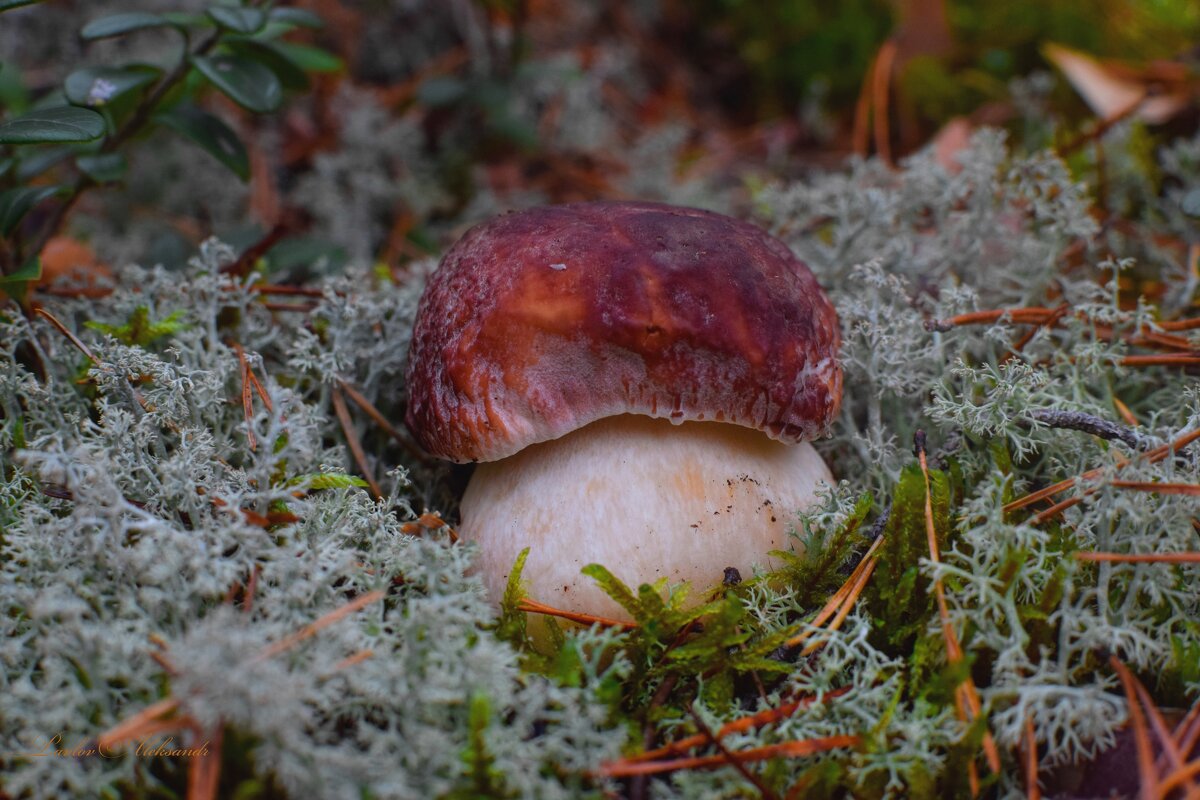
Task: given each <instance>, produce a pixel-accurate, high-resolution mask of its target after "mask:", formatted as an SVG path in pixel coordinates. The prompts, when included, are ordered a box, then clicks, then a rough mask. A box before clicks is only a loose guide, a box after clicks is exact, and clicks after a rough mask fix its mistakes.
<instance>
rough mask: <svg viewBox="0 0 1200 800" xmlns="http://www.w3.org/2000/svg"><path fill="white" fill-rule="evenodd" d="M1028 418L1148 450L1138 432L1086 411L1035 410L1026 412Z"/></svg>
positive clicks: (1050, 425) (1053, 426)
mask: <svg viewBox="0 0 1200 800" xmlns="http://www.w3.org/2000/svg"><path fill="white" fill-rule="evenodd" d="M1026 416H1027V417H1029V418H1030V419H1033V420H1036V421H1037V422H1040V423H1041V424H1043V425H1047V426H1049V427H1051V428H1066V429H1068V430H1075V431H1083V432H1084V433H1090V434H1092V435H1093V436H1099V437H1100V438H1101V439H1109V440H1113V439H1115V440H1117V441H1120V442H1124V443H1125V444H1127V445H1129V446H1130V447H1131V448H1133V449H1134V450H1144V449H1146V442H1145V439H1143V438H1142V437H1141V436H1140V435H1138V433H1137V432H1136V431H1132V430H1130V429H1129V428H1126V427H1124V426H1122V425H1118V424H1116V423H1115V422H1111V421H1109V420H1106V419H1104V418H1103V417H1098V416H1096V415H1095V414H1088V413H1087V412H1085V411H1059V410H1057V409H1053V408H1035V409H1033V410H1032V411H1028V412H1026Z"/></svg>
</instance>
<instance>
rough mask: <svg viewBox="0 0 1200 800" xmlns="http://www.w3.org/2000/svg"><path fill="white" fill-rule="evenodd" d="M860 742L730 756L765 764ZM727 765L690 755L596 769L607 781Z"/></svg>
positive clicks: (784, 746)
mask: <svg viewBox="0 0 1200 800" xmlns="http://www.w3.org/2000/svg"><path fill="white" fill-rule="evenodd" d="M861 743H862V739H861V737H858V736H846V735H843V736H829V737H827V738H824V739H804V740H796V741H791V742H780V743H779V744H770V745H766V746H764V747H754V748H751V749H749V750H736V751H733V752H732V753H731V754H730V755H732V757H734V758H736V759H737V760H738V761H739V762H741V763H743V764H744V763H746V762H749V761H767V760H769V759H772V758H803V757H804V756H811V755H814V754H816V753H824V752H827V751H829V750H837V749H840V748H843V747H857V746H858V745H859V744H861ZM728 763H729V762H728V760H727V758H726V756H725V755H716V756H693V757H691V758H674V759H670V760H668V761H641V762H630V761H629V760H627V759H622V760H621V761H614V762H612V763H609V764H605V765H603V766H602V767H600V774H601V775H605V776H607V777H610V778H629V777H633V776H635V775H657V774H659V773H662V772H674V771H676V770H681V769H712V768H713V767H721V766H725V765H726V764H728Z"/></svg>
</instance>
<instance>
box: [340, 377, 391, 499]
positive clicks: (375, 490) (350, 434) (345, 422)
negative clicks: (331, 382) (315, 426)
mask: <svg viewBox="0 0 1200 800" xmlns="http://www.w3.org/2000/svg"><path fill="white" fill-rule="evenodd" d="M333 412H334V413H335V414H337V418H338V422H339V423H341V425H342V433H344V434H345V435H346V444H348V445H349V446H350V452H351V454H353V455H354V461H355V463H357V464H358V470H359V472H361V473H362V474H363V478H364V479H366V481H367V486H369V487H370V489H371V496H372V497H374V498H375V499H376V500H378V499H380V498H381V497H383V492H382V491H380V489H379V484H378V483H376V482H375V478H374V477H373V476H372V475H371V470H370V469H369V468H368V467H367V454H366V453H364V452H363V449H362V442H360V441H359V440H358V434H356V433H355V432H354V423H353V422H351V420H350V410H349V409H348V408H346V400H345V398H344V397H342V390H341V389H340V388H339V387H337V386H335V387H333Z"/></svg>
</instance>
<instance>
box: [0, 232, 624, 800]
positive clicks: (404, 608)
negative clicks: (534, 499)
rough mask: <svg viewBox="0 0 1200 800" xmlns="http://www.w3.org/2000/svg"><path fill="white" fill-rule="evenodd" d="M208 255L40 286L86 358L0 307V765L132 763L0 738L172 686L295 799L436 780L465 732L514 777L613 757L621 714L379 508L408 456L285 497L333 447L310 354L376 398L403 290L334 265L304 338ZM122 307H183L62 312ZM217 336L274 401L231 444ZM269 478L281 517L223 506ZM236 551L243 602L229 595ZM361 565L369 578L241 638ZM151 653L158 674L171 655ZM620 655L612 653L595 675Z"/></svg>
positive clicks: (434, 540)
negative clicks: (375, 476) (77, 289)
mask: <svg viewBox="0 0 1200 800" xmlns="http://www.w3.org/2000/svg"><path fill="white" fill-rule="evenodd" d="M227 260H228V252H227V251H225V250H224V249H223V248H221V247H219V246H216V245H209V246H207V247H206V249H205V253H204V254H203V256H202V257H201V258H200V259H197V260H195V261H194V262H193V265H192V271H191V274H190V275H189V276H188V277H186V278H185V279H182V280H181V279H180V277H179V276H177V275H171V274H167V273H164V272H161V271H156V270H134V271H131V272H130V273H128V274H127V275H125V276H123V277H124V279H125V281H126V282H125V283H124V284H123V285H130V286H136V287H138V290H137V291H136V292H135V291H131V290H128V289H122V290H119V291H118V292H116V293H115V294H114V295H112V296H111V297H110V298H108V299H107V300H105V301H103V302H101V303H95V304H93V303H87V302H80V301H69V302H59V303H55V304H54V305H53V309H54V313H55V315H56V316H57V317H58V318H59V319H61V320H62V321H63V323H64V324H66V325H67V326H68V327H69V328H71V329H73V330H77V331H79V333H80V336H81V337H82V338H83V339H84V340H85V341H86V342H87V343H88V346H89V348H90V349H91V352H92V353H93V354H94V355H95V357H96V359H97V363H96V364H94V365H91V364H89V363H88V362H87V361H86V359H85V358H84V357H83V355H81V353H80V352H78V351H77V350H76V349H74V348H73V347H72V346H71V345H70V344H69V343H68V342H67V340H66V339H64V338H63V337H61V336H60V335H59V334H58V333H57V332H56V331H54V330H53V329H52V328H50V327H49V326H48V325H47V324H46V323H44V322H43V321H40V320H39V321H36V322H34V323H33V324H32V325H30V324H29V323H27V322H25V321H24V320H23V319H20V318H17V319H10V320H8V321H6V322H3V323H0V325H2V329H0V404H2V408H3V420H2V422H0V452H3V453H12V454H13V455H12V461H9V458H8V456H0V458H3V463H0V468H2V472H0V474H2V475H4V476H6V477H5V479H4V483H3V484H2V485H0V523H2V524H0V530H2V533H0V544H2V547H3V561H2V564H0V572H2V574H0V603H2V606H3V610H4V613H3V614H0V663H2V664H3V670H0V687H2V688H0V698H2V699H0V721H2V724H0V731H2V732H3V733H2V734H0V751H2V752H3V756H0V758H2V759H3V762H4V767H3V771H4V773H5V775H6V777H5V779H4V788H5V789H6V790H7V791H8V792H9V793H11V794H13V795H14V796H17V797H23V796H32V797H61V796H82V795H84V794H91V793H94V792H97V791H100V790H101V789H103V787H106V786H107V787H115V786H117V785H118V783H120V782H131V783H132V782H133V781H135V775H140V777H137V778H136V780H139V781H141V782H143V783H146V782H149V783H150V784H153V782H154V781H155V778H153V777H151V776H150V775H149V774H147V772H146V766H147V764H146V763H145V762H144V760H139V759H137V758H134V757H125V758H114V759H105V758H87V757H84V758H69V757H48V758H21V757H19V756H18V755H16V754H19V753H27V752H31V751H32V752H37V751H39V750H41V749H42V748H43V747H44V744H45V741H46V739H47V738H48V737H51V736H55V735H59V736H61V739H62V742H63V744H62V746H63V747H68V748H69V747H82V746H84V745H85V744H86V743H87V742H88V741H89V740H92V739H95V737H96V736H97V735H98V734H100V733H101V732H103V731H104V730H106V729H108V728H110V727H112V726H113V725H115V724H117V723H118V722H120V721H122V720H123V719H126V718H129V717H130V716H132V715H134V714H135V713H137V712H139V711H141V710H142V709H143V708H144V707H146V706H148V705H150V704H151V703H153V702H155V701H156V700H159V699H160V698H161V697H163V696H164V692H165V691H166V688H167V686H168V684H169V687H170V691H171V693H172V695H173V696H174V697H175V698H177V699H178V700H179V701H180V704H181V705H180V709H181V711H182V712H183V713H186V714H187V715H189V716H191V717H192V718H194V719H195V720H197V721H198V722H200V723H201V724H202V725H205V726H211V725H214V724H217V723H218V722H224V723H227V724H229V725H232V726H234V727H235V728H236V729H237V730H239V731H242V732H244V733H247V734H251V735H253V736H254V737H256V738H257V741H258V744H257V746H256V747H255V748H254V763H255V764H256V767H257V768H258V769H259V770H260V771H261V772H262V773H263V774H273V775H274V776H275V777H276V779H278V781H279V782H280V783H281V784H282V785H283V786H284V787H285V788H287V789H288V790H290V791H291V792H293V793H294V796H296V797H316V796H319V797H331V798H333V797H347V798H358V797H362V796H364V795H365V794H369V795H370V796H373V797H397V798H400V797H435V796H440V795H444V794H446V793H448V792H451V791H453V790H455V789H461V788H462V787H464V786H470V785H471V784H470V780H471V776H470V774H469V767H468V765H466V764H465V763H464V760H463V759H464V755H463V754H464V751H465V750H466V749H467V748H468V746H469V745H471V742H472V740H471V739H470V736H471V733H472V731H473V730H478V731H479V732H480V734H481V736H482V741H483V742H484V745H485V747H486V754H485V755H486V756H488V757H489V758H491V759H493V761H492V767H493V768H494V769H495V770H496V771H497V774H499V775H502V776H503V782H504V784H505V785H506V786H507V787H509V788H510V789H511V790H512V791H514V792H516V793H518V794H519V795H520V796H528V797H561V796H568V795H572V794H574V793H575V792H574V790H573V788H572V787H573V786H576V785H579V784H580V782H581V781H582V778H581V777H580V773H581V772H582V771H583V770H584V769H585V768H588V767H592V766H595V765H596V764H597V763H598V762H599V761H600V760H601V759H604V758H611V757H613V756H615V755H616V752H617V747H618V746H619V745H620V743H621V741H622V740H623V734H622V733H620V732H619V731H613V730H611V729H610V728H609V726H608V725H606V724H605V718H606V716H607V711H606V709H605V707H604V706H602V705H600V704H598V703H596V702H595V701H594V700H592V699H590V693H591V690H592V687H590V686H582V687H577V688H570V687H560V686H556V685H554V684H552V683H551V682H549V681H548V680H546V679H544V678H540V677H536V676H530V675H526V674H523V673H522V672H521V671H520V669H519V668H518V664H517V654H516V653H515V651H513V650H512V649H511V648H510V647H509V646H508V645H506V644H502V643H500V642H498V641H497V640H495V639H494V638H493V637H492V636H491V635H490V634H488V633H486V632H485V631H484V630H482V629H481V627H480V626H482V625H485V624H487V623H488V622H489V620H490V619H491V617H492V614H493V611H492V609H491V608H490V606H488V605H487V603H486V601H485V600H484V598H483V592H482V588H481V587H480V585H479V583H478V581H477V580H476V579H475V578H474V577H468V576H467V574H466V573H467V570H468V568H469V566H470V563H471V555H472V552H471V550H470V549H469V548H467V547H463V546H450V545H449V544H448V542H447V541H446V540H445V537H444V535H441V536H439V535H435V534H434V533H430V534H428V536H427V537H426V538H414V537H413V536H411V535H409V534H407V533H404V532H403V531H402V529H401V526H402V524H403V523H404V522H405V521H406V520H410V519H412V518H413V516H414V514H413V510H412V508H411V507H410V505H409V498H411V497H412V494H413V493H412V491H411V488H410V486H409V482H408V478H407V477H406V475H405V472H404V470H402V469H400V470H395V471H393V472H392V473H391V474H390V475H389V476H388V478H387V480H386V482H385V483H386V485H387V486H388V487H389V493H388V496H387V497H386V498H384V499H382V500H379V501H374V500H372V499H370V497H369V496H367V495H366V494H365V493H364V492H363V491H361V490H358V489H349V488H330V489H324V490H321V491H316V492H311V493H308V494H306V495H304V496H302V497H296V496H294V495H295V493H296V492H297V490H301V489H304V488H305V487H306V486H309V485H312V484H314V483H318V482H319V481H318V479H319V478H320V477H321V476H322V475H328V474H329V473H331V472H332V473H334V474H340V473H342V472H343V471H344V470H345V469H346V468H347V459H346V456H345V453H344V452H343V449H342V447H341V446H340V445H338V444H335V439H336V435H335V433H334V431H335V430H336V424H337V423H336V422H334V421H333V415H332V414H331V412H330V410H329V405H328V400H329V395H328V393H329V389H330V381H331V380H332V379H333V378H334V377H343V378H345V379H347V380H351V381H352V382H353V383H354V384H356V385H357V386H358V387H359V388H360V390H361V391H363V392H364V393H365V394H367V395H368V396H369V397H371V398H372V399H373V400H374V401H376V402H377V403H378V404H379V405H380V406H382V407H387V405H388V403H387V399H388V396H389V393H391V392H392V391H393V390H394V388H395V384H396V381H397V380H398V379H397V377H396V375H398V374H401V373H402V370H399V371H397V369H398V365H399V363H400V362H401V360H402V358H403V352H404V346H403V345H404V341H405V338H404V331H406V330H407V329H408V327H409V326H410V325H411V316H412V311H413V305H414V302H413V297H412V292H411V291H410V290H409V289H405V288H400V289H397V288H394V287H388V286H382V287H379V288H377V289H376V290H373V291H364V292H362V293H361V294H357V295H352V296H349V297H344V296H341V295H340V294H338V292H340V291H344V290H345V289H346V288H348V287H349V285H350V280H349V279H347V280H344V281H339V282H336V283H331V284H330V286H329V293H328V295H327V297H326V301H325V303H324V304H323V305H322V306H321V308H320V309H319V310H317V311H316V312H315V318H316V319H326V320H328V321H329V330H330V331H333V332H334V333H333V334H332V335H330V336H328V337H327V338H326V339H325V340H324V342H323V345H322V348H321V350H322V352H324V353H325V354H326V355H327V356H328V359H327V360H320V359H315V358H314V357H313V352H314V349H313V348H312V347H310V346H309V345H306V344H305V342H306V339H305V334H304V333H302V331H304V330H306V328H305V327H304V325H305V322H304V318H303V317H300V316H298V315H296V316H294V321H293V320H289V319H288V318H287V317H286V316H285V315H280V316H279V318H276V319H272V317H271V314H270V313H269V312H267V311H266V310H265V309H263V308H262V306H261V305H260V304H258V303H257V302H256V301H255V298H254V295H253V294H252V293H251V292H250V291H248V290H247V288H246V286H245V285H244V284H243V283H242V282H240V281H238V280H236V279H233V278H229V277H222V276H219V275H218V274H217V272H216V271H217V269H218V268H219V267H220V266H221V265H222V264H223V263H224V262H225V261H227ZM358 277H360V278H361V276H358ZM360 285H361V281H360ZM138 305H141V306H148V307H149V308H150V318H151V319H161V318H162V317H165V316H166V315H167V314H168V313H169V312H171V311H175V310H178V309H186V311H185V313H184V315H183V318H182V321H183V322H184V323H185V324H186V327H184V328H183V329H182V330H179V331H177V332H176V333H174V334H173V335H172V336H171V337H170V338H169V339H164V340H162V344H151V345H150V346H149V347H147V348H141V347H135V346H128V345H124V344H119V343H117V342H116V341H115V340H113V339H112V338H110V337H106V336H103V335H100V334H98V333H95V332H91V331H88V330H87V329H86V328H85V327H84V325H83V323H84V322H85V321H88V320H91V321H100V322H108V323H112V324H120V323H122V322H123V321H124V320H125V319H126V318H127V317H128V315H129V312H130V311H131V310H132V308H134V307H136V306H138ZM219 313H220V314H222V319H223V320H225V321H226V327H225V328H224V329H222V330H220V331H218V330H217V328H216V322H215V320H216V319H217V317H218V314H219ZM235 318H236V321H234V320H235ZM309 319H310V321H311V320H312V319H313V317H310V318H309ZM366 319H371V320H374V321H376V322H377V323H378V326H379V327H377V328H376V329H374V330H372V328H371V325H370V323H368V322H366V321H364V320H366ZM393 324H395V325H396V326H397V327H399V328H400V329H401V330H399V331H393V330H392V329H391V326H392V325H393ZM352 334H353V335H352ZM234 342H236V343H237V344H239V345H241V346H242V347H244V348H245V349H246V351H247V352H249V353H251V354H252V356H251V358H250V362H251V365H252V367H253V368H254V369H255V371H256V374H257V375H258V377H259V379H260V380H261V381H262V382H263V385H264V388H265V390H266V392H267V394H268V396H269V397H270V399H271V401H272V410H270V411H268V410H267V409H266V408H265V407H264V405H263V404H262V403H261V402H260V400H259V398H258V397H257V396H256V397H255V398H254V406H255V413H254V416H253V418H252V419H251V422H250V429H251V430H252V431H253V433H254V435H255V437H256V440H257V447H256V449H254V450H252V449H251V448H250V447H249V445H248V440H247V425H246V421H245V417H244V413H243V410H242V405H241V402H240V391H241V383H240V379H239V376H240V364H239V360H238V357H237V355H236V353H235V350H234V349H233V347H232V344H233V343H234ZM33 354H36V355H33ZM34 360H36V361H37V362H40V364H41V365H42V366H43V367H44V370H45V374H44V375H41V376H39V375H38V374H37V373H36V370H35V368H34V367H32V366H31V365H32V363H33V362H34ZM264 363H265V364H266V365H267V366H266V368H265V369H264ZM368 364H371V365H374V367H375V368H377V369H378V370H379V372H378V373H375V372H372V370H371V368H370V367H368V366H367V365H368ZM83 376H86V377H87V381H86V383H85V385H80V384H79V383H78V382H77V381H78V379H80V378H82V377H83ZM93 392H94V393H95V397H94V399H92V398H91V397H90V395H91V394H92V393H93ZM14 447H15V449H10V448H14ZM335 483H336V482H335ZM67 498H69V499H67ZM281 504H283V505H285V506H286V510H287V511H288V512H290V513H291V514H293V515H294V516H295V517H297V518H299V521H295V522H290V523H287V524H281V525H277V526H275V527H273V528H272V529H270V530H267V529H264V528H263V527H261V526H259V525H256V524H252V523H251V521H249V520H248V519H247V518H246V516H245V515H243V514H242V513H241V512H239V511H238V509H246V510H249V511H252V512H255V513H257V514H263V515H265V514H268V513H270V512H271V511H273V510H279V509H280V507H281ZM256 573H257V574H256ZM255 574H256V577H255V578H254V581H253V582H254V584H255V585H254V589H253V595H252V597H251V598H250V599H249V601H246V600H244V599H243V600H241V601H239V602H237V603H234V602H232V601H231V600H227V599H226V596H227V594H230V593H233V592H234V590H236V589H237V587H239V586H241V587H243V589H242V590H241V591H243V592H244V591H245V589H244V587H246V586H247V584H248V582H250V579H251V576H252V575H255ZM378 589H383V590H386V591H387V597H386V599H384V600H382V601H379V602H377V603H374V604H372V605H369V606H367V607H366V608H364V609H363V610H361V611H359V612H357V613H355V614H353V615H351V616H349V617H347V618H345V619H343V620H341V621H339V622H338V623H337V624H334V625H331V626H329V627H328V628H326V629H324V630H322V631H320V632H318V633H316V634H315V635H314V636H312V637H311V638H309V639H306V640H304V641H302V642H299V643H297V644H296V645H295V646H293V647H291V648H290V649H288V650H287V651H286V652H283V653H281V654H279V655H276V656H274V657H271V658H265V659H256V658H255V656H256V655H257V654H258V653H259V652H260V651H262V650H263V649H264V648H266V647H267V646H268V645H270V644H272V643H274V642H278V641H280V640H281V639H283V638H284V637H286V636H288V635H290V634H293V633H295V632H296V631H298V630H300V629H301V628H303V626H305V625H307V624H309V623H312V622H314V621H315V620H317V619H318V618H320V617H321V616H322V615H324V614H326V613H329V612H331V611H333V610H335V609H337V608H339V607H340V606H342V605H344V604H345V603H347V602H348V601H349V600H351V599H352V598H354V597H355V596H359V595H362V594H364V593H367V592H371V591H374V590H378ZM239 597H241V595H239ZM367 651H369V653H370V655H369V657H364V653H366V652H367ZM154 653H161V654H162V655H163V656H165V657H166V659H167V660H168V661H169V663H170V664H171V665H172V666H173V667H174V668H175V669H177V670H178V674H176V675H174V676H171V677H170V678H169V680H168V675H167V673H166V672H165V671H164V667H163V666H162V665H160V664H158V663H156V662H155V661H154V660H152V658H151V655H152V654H154ZM355 656H357V657H358V659H357V660H354V661H353V663H347V664H343V663H341V662H343V660H344V659H348V658H351V659H354V657H355ZM620 668H621V662H620V660H619V659H618V660H617V661H615V662H614V663H613V664H611V665H605V666H604V667H603V668H601V667H600V666H599V665H593V670H592V674H593V675H594V676H596V680H597V681H598V680H599V679H600V678H601V677H603V675H604V674H605V671H606V670H619V669H620ZM480 708H483V709H485V710H486V711H487V713H486V714H485V715H483V716H481V715H480V713H479V711H478V709H480ZM472 714H474V715H475V716H474V720H472ZM185 738H186V737H185V735H184V734H183V733H182V732H181V733H179V734H178V738H177V740H176V741H177V743H181V742H183V741H184V740H185ZM179 746H182V744H179ZM589 785H594V784H589Z"/></svg>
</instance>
